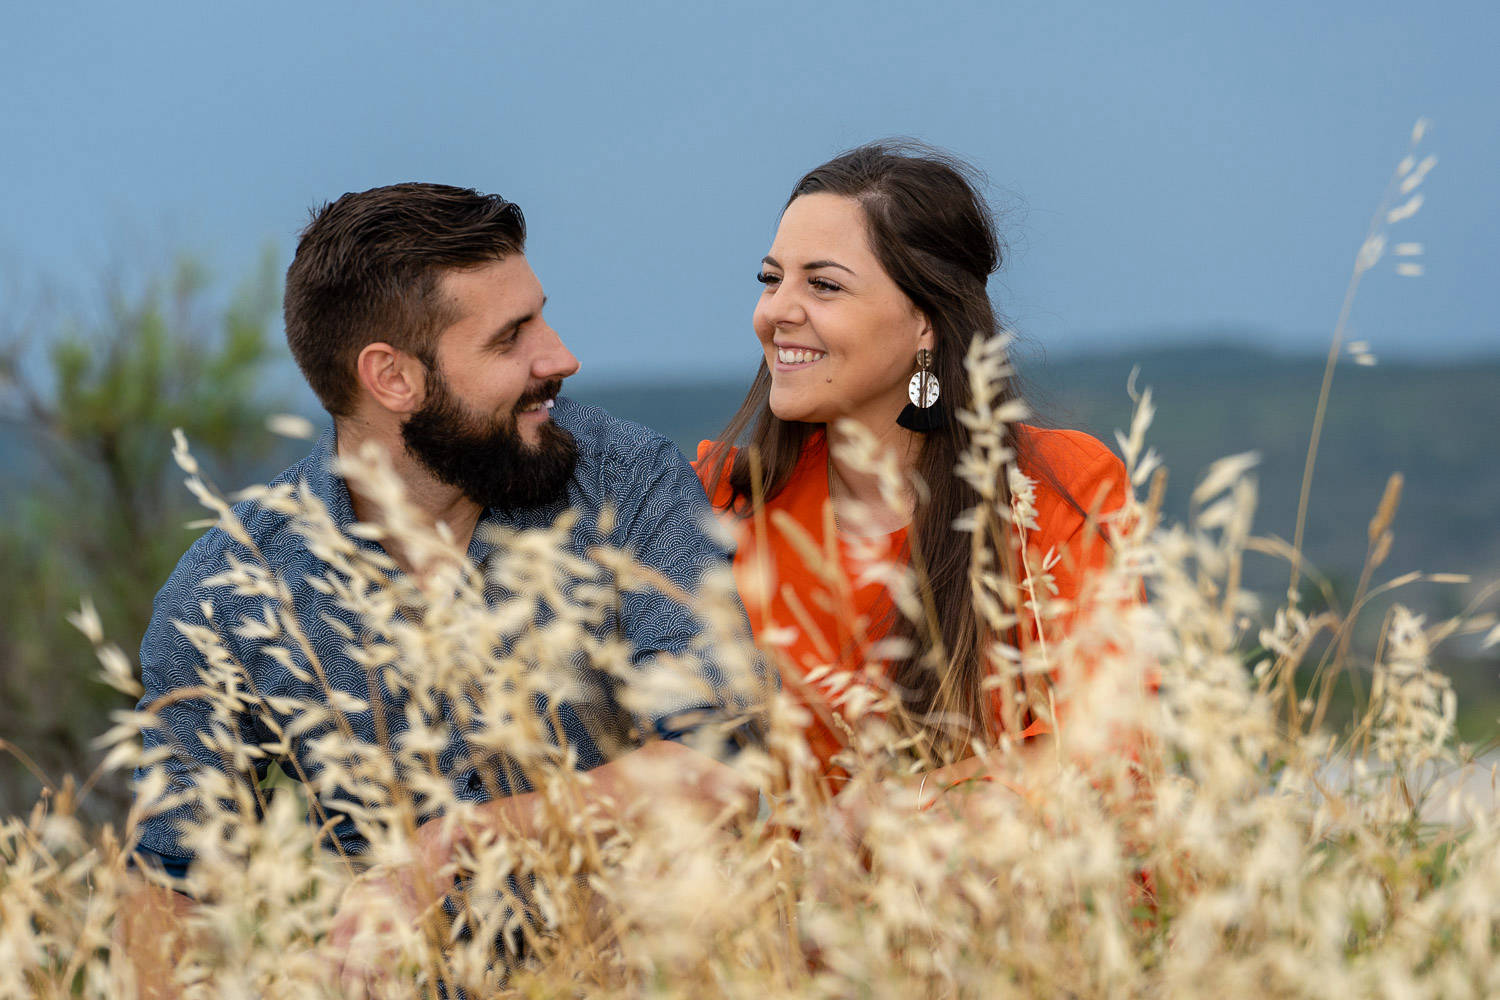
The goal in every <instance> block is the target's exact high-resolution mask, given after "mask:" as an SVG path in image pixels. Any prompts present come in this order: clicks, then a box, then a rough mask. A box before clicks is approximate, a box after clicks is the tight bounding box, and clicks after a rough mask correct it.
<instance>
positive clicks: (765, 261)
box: [760, 254, 859, 278]
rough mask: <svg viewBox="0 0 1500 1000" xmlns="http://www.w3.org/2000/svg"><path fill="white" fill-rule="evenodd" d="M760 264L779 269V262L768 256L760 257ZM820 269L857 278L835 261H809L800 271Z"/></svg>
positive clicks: (848, 268)
mask: <svg viewBox="0 0 1500 1000" xmlns="http://www.w3.org/2000/svg"><path fill="white" fill-rule="evenodd" d="M760 262H761V263H762V264H770V265H771V266H772V267H781V261H779V260H777V259H776V258H775V257H772V256H771V255H770V254H767V255H766V256H764V257H762V258H761V259H760ZM820 267H836V268H838V269H839V270H840V271H848V272H849V273H850V274H853V275H854V276H855V277H856V278H857V277H859V275H858V274H855V272H854V269H853V268H852V267H845V266H844V265H843V264H840V263H839V262H838V261H836V260H810V261H808V262H807V263H806V264H803V265H802V270H804V271H816V270H817V269H818V268H820Z"/></svg>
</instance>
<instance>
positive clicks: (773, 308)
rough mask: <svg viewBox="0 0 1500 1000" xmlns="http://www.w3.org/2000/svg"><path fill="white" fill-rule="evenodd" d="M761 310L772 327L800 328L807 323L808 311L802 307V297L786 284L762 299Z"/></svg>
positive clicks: (782, 284)
mask: <svg viewBox="0 0 1500 1000" xmlns="http://www.w3.org/2000/svg"><path fill="white" fill-rule="evenodd" d="M760 310H761V315H762V316H764V317H765V319H766V322H767V325H768V326H772V327H777V326H800V325H801V324H803V323H805V322H806V321H807V310H806V309H804V308H803V306H802V299H801V297H800V296H799V295H798V294H797V293H796V290H795V289H792V288H788V287H787V283H786V282H782V283H781V285H779V286H778V287H776V288H775V289H773V290H772V292H771V294H770V295H767V296H764V297H762V298H761V301H760Z"/></svg>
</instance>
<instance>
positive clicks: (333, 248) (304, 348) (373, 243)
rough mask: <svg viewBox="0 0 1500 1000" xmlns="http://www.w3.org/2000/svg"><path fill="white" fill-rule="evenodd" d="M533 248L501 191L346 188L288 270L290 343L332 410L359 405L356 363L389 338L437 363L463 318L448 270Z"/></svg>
mask: <svg viewBox="0 0 1500 1000" xmlns="http://www.w3.org/2000/svg"><path fill="white" fill-rule="evenodd" d="M525 249H526V219H525V216H523V215H522V214H521V209H520V207H519V206H517V205H515V204H514V203H512V202H509V201H506V200H505V199H504V198H502V197H500V196H499V195H494V194H480V193H479V192H478V191H475V190H474V189H472V188H460V187H452V186H450V185H447V184H392V185H390V186H388V187H379V188H372V189H370V190H369V191H360V192H358V193H352V192H351V193H349V194H345V195H344V196H342V197H341V198H339V199H338V200H337V201H335V202H333V203H332V204H326V205H324V206H323V207H321V208H319V209H316V210H315V211H314V212H313V213H312V222H310V223H309V224H308V226H307V228H306V229H304V230H303V231H302V236H301V239H300V240H299V241H298V243H297V255H296V256H295V257H294V258H293V259H292V265H291V267H289V268H287V272H286V298H285V304H284V306H283V307H282V308H283V314H284V316H285V318H286V340H287V345H288V346H289V347H291V349H292V357H294V358H296V359H297V365H298V366H299V367H300V368H301V369H302V374H303V376H305V377H306V379H307V382H308V385H310V386H312V390H313V392H315V393H317V394H318V399H319V400H321V401H322V403H323V406H324V408H325V409H327V410H328V412H329V413H330V414H332V415H333V416H335V417H340V416H348V415H349V414H350V413H351V412H352V411H353V408H354V400H355V398H356V397H355V385H356V382H355V376H354V362H355V359H356V358H358V357H359V352H360V351H361V350H363V349H364V347H365V345H367V344H373V343H378V342H381V341H384V342H385V343H388V344H390V345H391V346H392V347H396V348H399V349H401V350H403V351H407V352H409V353H411V354H413V355H415V356H416V357H418V358H420V359H421V360H422V361H423V363H425V364H426V365H428V366H429V367H431V366H432V365H433V364H434V362H435V360H436V356H437V336H438V334H439V333H440V332H441V331H442V330H443V329H444V328H445V327H447V326H448V325H449V324H451V323H453V322H454V321H455V320H456V319H457V317H456V316H454V315H453V314H452V309H451V305H450V304H449V303H447V302H445V301H443V299H442V297H441V296H440V295H439V293H438V284H439V281H440V279H441V278H442V275H443V272H444V271H447V270H451V269H455V268H468V267H475V266H478V265H481V264H487V263H489V262H491V261H496V260H500V259H501V258H504V257H507V256H509V255H511V254H516V253H523V252H524V251H525Z"/></svg>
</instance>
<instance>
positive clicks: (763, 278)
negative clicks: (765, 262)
mask: <svg viewBox="0 0 1500 1000" xmlns="http://www.w3.org/2000/svg"><path fill="white" fill-rule="evenodd" d="M755 280H756V281H758V282H760V283H761V284H762V285H779V284H781V275H779V274H772V273H771V272H770V271H761V272H760V273H759V274H757V275H756V276H755Z"/></svg>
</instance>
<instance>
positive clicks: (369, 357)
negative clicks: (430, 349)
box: [354, 342, 427, 413]
mask: <svg viewBox="0 0 1500 1000" xmlns="http://www.w3.org/2000/svg"><path fill="white" fill-rule="evenodd" d="M354 372H355V375H356V377H357V378H358V379H359V384H360V386H361V387H362V388H363V389H364V391H365V392H366V393H367V394H368V395H369V396H370V398H371V399H373V400H374V401H375V402H376V403H377V404H379V405H380V406H381V407H382V408H383V409H386V410H389V411H390V412H391V413H415V412H416V411H417V410H420V409H421V408H422V404H423V403H424V402H425V401H426V399H427V366H426V365H424V364H422V362H421V361H419V360H417V359H416V358H415V357H413V356H412V355H410V354H408V353H406V352H405V351H403V350H401V349H399V348H396V347H392V346H391V345H390V344H387V343H383V342H377V343H374V344H366V345H365V347H364V349H363V350H361V351H360V352H359V357H358V358H356V359H355V361H354Z"/></svg>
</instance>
